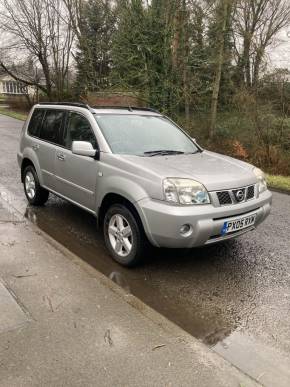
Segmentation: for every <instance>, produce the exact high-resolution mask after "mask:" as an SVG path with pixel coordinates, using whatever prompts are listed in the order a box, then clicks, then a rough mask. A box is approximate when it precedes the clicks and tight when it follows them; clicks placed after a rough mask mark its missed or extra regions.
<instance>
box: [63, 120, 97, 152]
mask: <svg viewBox="0 0 290 387" xmlns="http://www.w3.org/2000/svg"><path fill="white" fill-rule="evenodd" d="M73 141H88V142H90V143H91V144H92V146H93V148H94V149H97V141H96V138H95V135H94V133H93V131H92V128H91V125H90V123H89V121H88V120H87V119H86V118H85V117H83V116H82V115H80V114H77V113H70V114H69V117H68V123H67V128H66V131H65V133H64V145H65V147H66V148H68V149H71V146H72V142H73Z"/></svg>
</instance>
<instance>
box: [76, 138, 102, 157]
mask: <svg viewBox="0 0 290 387" xmlns="http://www.w3.org/2000/svg"><path fill="white" fill-rule="evenodd" d="M72 153H74V154H76V155H80V156H87V157H94V158H95V159H99V150H98V149H97V150H96V149H94V148H93V146H92V144H91V143H90V142H88V141H73V143H72Z"/></svg>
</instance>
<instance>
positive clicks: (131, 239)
mask: <svg viewBox="0 0 290 387" xmlns="http://www.w3.org/2000/svg"><path fill="white" fill-rule="evenodd" d="M104 238H105V244H106V246H107V248H108V250H109V252H110V254H111V256H112V258H113V259H114V260H115V261H117V262H118V263H120V264H121V265H123V266H126V267H133V266H136V265H138V264H140V263H141V262H142V258H143V252H144V251H145V250H144V249H145V245H146V236H145V234H144V231H143V229H142V226H140V225H139V224H138V221H137V219H136V217H135V216H134V214H133V213H132V211H130V210H129V209H128V208H127V207H126V206H124V205H123V204H114V205H112V206H111V207H110V208H109V209H108V210H107V212H106V214H105V218H104Z"/></svg>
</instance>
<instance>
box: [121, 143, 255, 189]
mask: <svg viewBox="0 0 290 387" xmlns="http://www.w3.org/2000/svg"><path fill="white" fill-rule="evenodd" d="M122 158H124V159H125V160H126V161H127V162H132V163H134V165H135V167H137V168H140V169H141V170H142V169H143V170H144V171H146V172H149V173H150V172H151V173H153V174H154V175H155V176H156V175H159V176H160V177H162V178H163V179H164V178H166V177H181V178H187V179H194V180H197V181H199V182H200V183H202V184H203V185H204V186H205V187H206V188H207V190H208V191H215V190H222V189H231V188H239V187H242V186H246V185H250V184H254V183H256V182H257V179H256V177H255V175H254V173H253V168H254V167H253V166H252V165H250V164H248V163H245V162H243V161H240V160H237V159H234V158H232V157H228V156H224V155H220V154H218V153H214V152H209V151H203V152H201V153H196V154H186V155H170V156H153V157H139V156H127V155H122ZM140 172H141V171H140Z"/></svg>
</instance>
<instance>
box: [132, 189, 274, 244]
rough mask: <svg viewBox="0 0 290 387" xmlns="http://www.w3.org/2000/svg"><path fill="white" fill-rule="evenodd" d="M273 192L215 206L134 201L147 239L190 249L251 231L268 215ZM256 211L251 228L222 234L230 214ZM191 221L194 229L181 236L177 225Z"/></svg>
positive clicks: (233, 215)
mask: <svg viewBox="0 0 290 387" xmlns="http://www.w3.org/2000/svg"><path fill="white" fill-rule="evenodd" d="M271 204H272V194H271V192H270V191H268V190H267V191H265V192H263V193H262V194H260V196H259V198H256V199H253V200H251V201H248V202H244V203H241V204H233V205H228V206H223V207H214V206H213V205H212V204H209V205H201V206H188V207H187V206H174V205H171V204H168V203H166V202H163V201H157V200H152V199H149V198H146V199H142V200H140V201H138V202H137V206H138V211H139V214H140V216H141V219H142V222H143V226H144V229H145V232H146V235H147V237H148V239H149V241H150V242H151V243H152V244H153V245H155V246H158V247H171V248H190V247H197V246H203V245H206V244H211V243H217V242H221V241H224V240H226V239H230V238H234V237H237V236H239V235H241V234H244V233H245V232H247V231H250V230H253V229H254V228H256V227H257V226H258V225H259V224H260V223H261V222H263V221H264V220H265V219H266V217H267V216H268V215H269V213H270V210H271ZM252 213H256V214H257V216H256V221H255V224H254V225H253V226H252V227H249V228H246V229H243V230H241V231H238V232H234V233H231V234H226V235H224V236H221V230H222V227H223V225H224V222H225V220H227V219H228V218H231V217H238V216H243V215H251V214H252ZM184 224H190V225H191V226H192V228H193V232H192V234H191V235H190V236H187V237H185V236H182V235H181V234H180V228H181V226H182V225H184Z"/></svg>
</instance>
